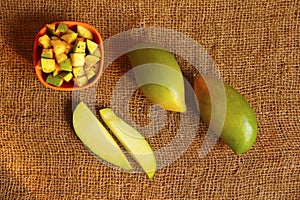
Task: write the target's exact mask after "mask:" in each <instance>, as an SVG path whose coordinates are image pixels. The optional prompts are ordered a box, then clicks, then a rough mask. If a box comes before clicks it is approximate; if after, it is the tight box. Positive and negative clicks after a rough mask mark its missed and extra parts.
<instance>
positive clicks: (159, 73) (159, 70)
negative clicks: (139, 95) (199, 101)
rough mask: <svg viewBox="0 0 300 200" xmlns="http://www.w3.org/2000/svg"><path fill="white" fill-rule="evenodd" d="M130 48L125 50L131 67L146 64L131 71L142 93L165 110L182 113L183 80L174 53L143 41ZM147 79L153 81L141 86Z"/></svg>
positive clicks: (183, 97)
mask: <svg viewBox="0 0 300 200" xmlns="http://www.w3.org/2000/svg"><path fill="white" fill-rule="evenodd" d="M141 47H142V48H141ZM133 49H134V50H132V51H130V52H129V53H127V55H128V58H129V60H130V62H131V65H132V67H137V66H141V65H146V66H144V68H143V70H139V71H134V75H135V79H136V82H137V84H138V85H140V86H141V87H140V89H141V91H142V92H143V94H144V95H145V96H146V97H147V98H148V99H149V100H150V101H152V102H153V103H155V104H158V105H160V106H161V107H163V108H164V109H166V110H170V111H175V112H185V111H186V104H185V96H184V95H185V93H184V80H183V76H182V72H181V69H180V67H179V65H178V63H177V61H176V59H175V57H174V55H173V54H172V53H170V52H169V51H167V50H166V49H164V48H163V47H161V46H159V45H156V44H152V43H142V44H139V46H136V47H134V48H133ZM145 67H146V68H145ZM168 71H169V72H168ZM146 79H147V81H148V82H152V83H147V84H144V85H143V83H145V80H146Z"/></svg>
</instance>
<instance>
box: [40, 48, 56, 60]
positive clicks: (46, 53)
mask: <svg viewBox="0 0 300 200" xmlns="http://www.w3.org/2000/svg"><path fill="white" fill-rule="evenodd" d="M41 57H42V58H53V49H43V51H42V55H41Z"/></svg>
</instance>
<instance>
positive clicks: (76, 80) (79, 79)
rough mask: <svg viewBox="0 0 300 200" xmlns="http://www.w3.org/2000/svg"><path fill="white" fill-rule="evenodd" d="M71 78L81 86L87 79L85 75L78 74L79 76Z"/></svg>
mask: <svg viewBox="0 0 300 200" xmlns="http://www.w3.org/2000/svg"><path fill="white" fill-rule="evenodd" d="M73 80H74V84H75V85H76V86H78V87H81V86H83V85H85V84H86V83H87V82H88V79H87V77H86V76H80V77H77V78H74V79H73Z"/></svg>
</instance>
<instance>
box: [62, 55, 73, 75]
mask: <svg viewBox="0 0 300 200" xmlns="http://www.w3.org/2000/svg"><path fill="white" fill-rule="evenodd" d="M59 66H60V69H61V70H63V71H67V72H71V71H72V70H73V66H72V63H71V59H70V58H67V59H66V60H65V61H63V62H61V63H60V64H59Z"/></svg>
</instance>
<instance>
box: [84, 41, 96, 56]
mask: <svg viewBox="0 0 300 200" xmlns="http://www.w3.org/2000/svg"><path fill="white" fill-rule="evenodd" d="M86 46H87V49H88V51H89V52H90V54H93V53H94V52H95V50H96V49H97V48H98V44H97V43H96V42H93V41H92V40H89V39H87V40H86Z"/></svg>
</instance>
